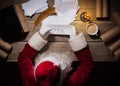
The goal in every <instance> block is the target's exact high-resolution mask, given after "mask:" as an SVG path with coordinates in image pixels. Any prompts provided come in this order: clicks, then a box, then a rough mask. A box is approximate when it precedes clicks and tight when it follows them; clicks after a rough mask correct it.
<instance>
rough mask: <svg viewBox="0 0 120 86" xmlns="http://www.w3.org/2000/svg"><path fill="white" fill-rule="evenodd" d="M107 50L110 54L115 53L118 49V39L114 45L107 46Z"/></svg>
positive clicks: (119, 43) (119, 46)
mask: <svg viewBox="0 0 120 86" xmlns="http://www.w3.org/2000/svg"><path fill="white" fill-rule="evenodd" d="M108 48H109V49H110V50H111V51H112V52H114V51H116V50H117V49H118V48H120V39H118V40H117V41H115V42H114V43H112V44H111V45H109V46H108Z"/></svg>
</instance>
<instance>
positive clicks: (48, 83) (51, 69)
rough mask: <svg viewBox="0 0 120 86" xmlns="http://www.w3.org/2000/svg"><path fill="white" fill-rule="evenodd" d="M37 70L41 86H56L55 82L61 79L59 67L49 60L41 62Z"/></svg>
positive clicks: (37, 77)
mask: <svg viewBox="0 0 120 86" xmlns="http://www.w3.org/2000/svg"><path fill="white" fill-rule="evenodd" d="M35 72H36V79H37V81H38V84H39V86H56V85H54V83H55V82H57V81H59V80H60V69H59V67H58V66H56V65H54V64H53V63H52V62H49V61H44V62H42V63H41V64H39V65H38V66H37V68H36V71H35Z"/></svg>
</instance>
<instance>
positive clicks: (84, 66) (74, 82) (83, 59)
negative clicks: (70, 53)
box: [65, 46, 93, 86]
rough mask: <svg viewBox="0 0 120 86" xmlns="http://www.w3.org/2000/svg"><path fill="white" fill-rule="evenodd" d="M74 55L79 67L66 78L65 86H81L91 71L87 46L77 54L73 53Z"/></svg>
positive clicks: (90, 60)
mask: <svg viewBox="0 0 120 86" xmlns="http://www.w3.org/2000/svg"><path fill="white" fill-rule="evenodd" d="M75 55H76V57H77V59H78V61H79V62H80V65H79V66H78V67H77V69H76V70H75V71H74V73H73V74H72V75H69V76H68V77H67V78H66V81H65V83H66V85H67V86H80V85H82V84H83V83H84V81H85V80H86V78H87V77H88V75H89V74H90V72H91V71H92V69H93V60H92V56H91V52H90V50H89V47H88V46H87V47H86V48H84V49H82V50H80V51H78V52H75Z"/></svg>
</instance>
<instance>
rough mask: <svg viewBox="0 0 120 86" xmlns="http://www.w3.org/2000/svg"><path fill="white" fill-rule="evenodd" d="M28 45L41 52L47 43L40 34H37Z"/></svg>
mask: <svg viewBox="0 0 120 86" xmlns="http://www.w3.org/2000/svg"><path fill="white" fill-rule="evenodd" d="M28 44H29V45H30V46H31V47H32V48H34V49H35V50H40V49H41V48H43V47H44V46H45V45H46V44H47V41H46V40H44V39H43V38H42V37H41V36H40V35H39V33H38V32H36V33H35V34H34V35H33V36H32V37H31V38H30V39H29V41H28Z"/></svg>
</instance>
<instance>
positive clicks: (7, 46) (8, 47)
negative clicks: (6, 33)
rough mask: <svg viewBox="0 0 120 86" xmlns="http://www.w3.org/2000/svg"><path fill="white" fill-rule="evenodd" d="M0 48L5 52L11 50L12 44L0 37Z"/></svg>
mask: <svg viewBox="0 0 120 86" xmlns="http://www.w3.org/2000/svg"><path fill="white" fill-rule="evenodd" d="M0 48H1V49H3V50H5V51H6V52H8V53H9V52H11V50H12V46H11V45H10V44H9V43H8V42H5V41H4V40H2V39H1V38H0Z"/></svg>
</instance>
